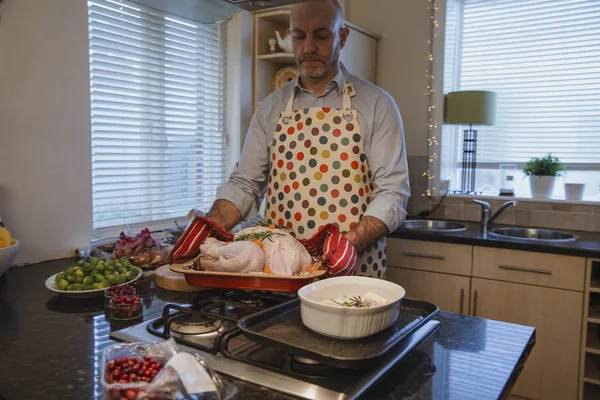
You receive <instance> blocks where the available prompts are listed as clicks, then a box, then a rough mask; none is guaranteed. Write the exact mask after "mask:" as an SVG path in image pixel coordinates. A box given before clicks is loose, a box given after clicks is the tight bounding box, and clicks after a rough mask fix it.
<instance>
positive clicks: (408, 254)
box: [402, 252, 446, 260]
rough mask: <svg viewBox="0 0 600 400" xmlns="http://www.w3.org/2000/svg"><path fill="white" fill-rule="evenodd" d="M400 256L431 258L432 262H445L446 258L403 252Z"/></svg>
mask: <svg viewBox="0 0 600 400" xmlns="http://www.w3.org/2000/svg"><path fill="white" fill-rule="evenodd" d="M402 255H403V256H406V257H418V258H431V259H433V260H445V259H446V257H444V256H432V255H429V254H421V253H409V252H403V253H402Z"/></svg>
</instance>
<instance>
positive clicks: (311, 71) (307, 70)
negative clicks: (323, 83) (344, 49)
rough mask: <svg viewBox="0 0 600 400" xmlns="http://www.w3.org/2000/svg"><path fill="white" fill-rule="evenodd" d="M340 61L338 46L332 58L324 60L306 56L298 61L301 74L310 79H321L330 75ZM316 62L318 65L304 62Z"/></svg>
mask: <svg viewBox="0 0 600 400" xmlns="http://www.w3.org/2000/svg"><path fill="white" fill-rule="evenodd" d="M339 59H340V48H339V46H336V48H335V49H334V51H333V53H332V54H331V57H330V58H328V59H323V58H321V57H318V56H316V57H315V56H304V57H302V58H300V59H299V60H298V68H299V69H300V74H301V75H302V76H304V77H306V78H309V79H319V78H322V77H324V76H326V75H327V74H329V73H330V72H331V71H332V70H333V69H334V67H335V65H336V63H337V62H338V61H339ZM309 60H316V61H320V62H318V63H305V62H304V61H309Z"/></svg>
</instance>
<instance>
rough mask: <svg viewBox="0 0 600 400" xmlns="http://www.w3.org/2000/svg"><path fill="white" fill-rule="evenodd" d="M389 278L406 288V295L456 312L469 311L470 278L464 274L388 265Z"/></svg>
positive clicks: (464, 312) (463, 312) (441, 308)
mask: <svg viewBox="0 0 600 400" xmlns="http://www.w3.org/2000/svg"><path fill="white" fill-rule="evenodd" d="M386 274H387V279H388V280H389V281H391V282H395V283H397V284H399V285H401V286H402V287H404V288H405V289H406V296H407V297H411V298H414V299H420V300H425V301H429V302H431V303H434V304H437V305H438V307H439V308H440V310H442V311H448V312H452V313H456V314H466V313H468V311H469V298H470V291H469V288H470V281H471V280H470V278H467V277H464V276H456V275H447V274H440V273H436V272H426V271H418V270H412V269H406V268H397V267H388V268H387V271H386Z"/></svg>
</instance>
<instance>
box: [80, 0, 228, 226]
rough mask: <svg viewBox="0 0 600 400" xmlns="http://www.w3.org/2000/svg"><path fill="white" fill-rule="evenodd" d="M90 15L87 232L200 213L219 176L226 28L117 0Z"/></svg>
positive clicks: (94, 7)
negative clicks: (90, 192)
mask: <svg viewBox="0 0 600 400" xmlns="http://www.w3.org/2000/svg"><path fill="white" fill-rule="evenodd" d="M88 16H89V47H90V48H89V50H90V89H91V124H92V127H91V128H92V190H93V227H94V230H95V232H97V231H98V230H99V229H103V228H107V227H114V226H122V225H125V224H136V223H147V222H152V221H160V220H166V219H172V218H176V217H181V216H184V215H186V214H187V212H188V211H189V210H190V209H192V208H199V209H207V208H208V207H210V205H211V204H212V202H213V201H214V199H215V196H216V189H217V187H218V186H219V185H220V184H222V183H223V182H224V179H225V174H226V135H225V132H224V117H225V99H224V94H225V71H226V70H225V62H226V49H225V44H226V40H225V37H224V35H225V27H224V24H223V23H217V24H212V25H202V24H198V23H196V22H193V21H189V20H185V19H182V18H179V17H175V16H172V15H168V14H164V13H162V12H159V11H156V10H154V9H151V8H147V7H143V6H140V5H138V4H135V3H133V2H128V1H123V0H93V1H88ZM96 236H98V235H96Z"/></svg>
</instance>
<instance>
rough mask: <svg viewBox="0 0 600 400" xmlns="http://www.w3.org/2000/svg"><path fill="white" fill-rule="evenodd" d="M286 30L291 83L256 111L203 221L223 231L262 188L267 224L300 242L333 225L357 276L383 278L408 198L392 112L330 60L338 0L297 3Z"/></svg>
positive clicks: (340, 41) (337, 47)
mask: <svg viewBox="0 0 600 400" xmlns="http://www.w3.org/2000/svg"><path fill="white" fill-rule="evenodd" d="M290 29H291V33H292V38H293V39H292V40H293V47H294V56H295V57H296V60H297V63H298V68H299V73H300V77H299V78H298V79H296V80H294V81H292V82H290V83H288V84H286V85H285V86H284V87H282V88H281V89H279V90H277V91H275V92H274V93H271V94H270V95H269V96H268V97H267V98H266V99H265V100H264V101H263V102H262V103H261V104H260V106H259V107H258V109H257V111H256V114H255V115H254V118H253V119H252V122H251V124H250V129H249V132H248V135H247V138H246V143H245V145H244V149H243V152H242V155H241V159H240V161H239V163H238V164H237V165H236V167H235V168H234V170H233V172H232V174H231V176H230V178H229V181H228V182H227V183H226V184H225V185H223V186H222V187H220V188H219V190H218V194H217V201H216V202H215V204H214V206H213V207H212V209H211V211H210V212H209V214H208V215H207V218H209V219H212V220H213V221H215V222H217V223H218V224H221V225H222V226H223V227H224V228H225V229H231V228H232V227H233V226H235V225H236V224H237V223H238V222H240V220H242V219H243V218H245V217H246V216H247V215H248V214H249V213H250V212H251V210H252V209H253V208H254V209H256V208H257V206H258V203H257V202H258V200H259V199H260V198H261V197H262V196H263V195H264V194H265V190H266V212H265V219H266V220H267V221H268V222H269V223H273V224H277V225H284V226H287V227H288V228H290V229H292V230H293V231H294V232H295V233H296V236H297V237H298V238H301V239H306V238H309V237H311V236H312V235H313V234H314V233H316V232H317V230H318V228H319V227H320V226H322V225H324V224H326V223H330V222H333V223H336V224H338V225H339V227H340V229H341V231H342V233H344V234H345V238H346V239H347V240H348V241H349V242H350V244H352V245H353V246H354V247H355V248H356V251H357V252H358V255H359V258H358V261H357V263H356V273H357V274H358V275H364V276H372V277H379V278H381V277H384V276H385V236H386V235H387V234H388V233H390V232H393V231H394V230H396V229H397V228H398V227H399V226H400V225H401V224H402V222H403V221H404V219H405V216H406V211H405V208H406V201H407V200H408V197H409V195H410V194H409V183H408V170H407V163H406V154H405V149H404V137H403V129H402V121H401V117H400V113H399V111H398V108H397V106H396V104H395V102H394V100H393V99H392V98H391V97H390V96H389V95H388V94H387V93H385V92H384V91H383V90H382V89H380V88H378V87H376V86H374V85H372V84H370V83H369V82H366V81H364V80H363V79H361V78H359V77H357V76H354V75H351V74H350V73H349V72H348V71H347V70H346V68H345V67H344V66H343V64H342V63H341V62H340V61H339V59H340V51H341V49H343V48H344V46H345V44H346V41H347V39H348V35H349V33H350V31H349V29H348V28H347V27H345V26H344V19H343V14H342V10H341V7H340V5H339V3H338V2H337V0H316V1H309V2H305V3H299V4H296V5H295V6H294V8H293V11H292V15H291V21H290Z"/></svg>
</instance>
